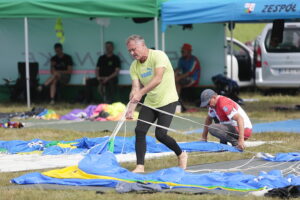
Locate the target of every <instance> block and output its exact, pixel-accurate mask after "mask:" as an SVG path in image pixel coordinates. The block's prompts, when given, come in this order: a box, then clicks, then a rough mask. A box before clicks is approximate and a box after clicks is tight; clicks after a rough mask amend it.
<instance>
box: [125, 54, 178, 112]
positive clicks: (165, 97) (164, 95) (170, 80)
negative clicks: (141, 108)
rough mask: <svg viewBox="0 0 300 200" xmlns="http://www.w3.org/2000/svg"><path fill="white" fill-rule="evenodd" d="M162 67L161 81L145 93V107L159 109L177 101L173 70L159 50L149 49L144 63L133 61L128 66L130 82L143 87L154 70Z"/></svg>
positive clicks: (166, 57) (151, 76) (149, 79)
mask: <svg viewBox="0 0 300 200" xmlns="http://www.w3.org/2000/svg"><path fill="white" fill-rule="evenodd" d="M157 67H164V68H165V71H164V74H163V78H162V81H161V82H160V84H159V85H157V86H156V87H155V88H153V89H152V90H151V91H149V92H148V93H147V96H146V98H145V102H144V104H145V105H148V106H151V107H154V108H159V107H162V106H165V105H168V104H170V103H173V102H175V101H178V94H177V91H176V85H175V77H174V70H173V67H172V65H171V62H170V60H169V58H168V56H167V55H166V54H165V53H164V52H163V51H160V50H152V49H149V55H148V58H147V60H146V61H145V62H144V63H140V61H137V60H135V61H133V62H132V64H131V66H130V76H131V79H132V80H137V79H138V80H139V81H140V82H141V84H142V85H143V86H145V85H147V84H148V83H149V82H150V81H151V79H152V78H153V76H154V73H155V68H157Z"/></svg>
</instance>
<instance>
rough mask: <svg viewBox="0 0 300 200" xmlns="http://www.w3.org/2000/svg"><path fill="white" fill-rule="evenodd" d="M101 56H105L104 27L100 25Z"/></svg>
mask: <svg viewBox="0 0 300 200" xmlns="http://www.w3.org/2000/svg"><path fill="white" fill-rule="evenodd" d="M100 43H101V44H100V47H101V48H100V51H101V53H100V55H103V54H104V26H102V25H100Z"/></svg>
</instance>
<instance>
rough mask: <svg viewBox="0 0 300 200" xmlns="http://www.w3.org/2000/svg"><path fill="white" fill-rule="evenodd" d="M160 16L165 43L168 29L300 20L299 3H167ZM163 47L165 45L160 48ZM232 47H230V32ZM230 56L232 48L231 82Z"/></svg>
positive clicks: (280, 0)
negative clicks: (180, 25) (172, 26)
mask: <svg viewBox="0 0 300 200" xmlns="http://www.w3.org/2000/svg"><path fill="white" fill-rule="evenodd" d="M161 16H162V17H161V18H162V31H163V34H162V41H164V38H165V35H164V33H165V31H166V29H167V26H168V25H175V24H195V23H216V22H221V23H222V22H223V23H225V22H230V25H231V26H230V27H233V26H232V23H233V22H266V21H273V20H276V19H284V20H292V19H293V20H295V19H300V1H299V0H272V1H270V0H252V1H249V0H201V1H199V0H170V1H167V2H164V3H162V6H161ZM231 30H232V29H231ZM162 46H163V47H164V44H162ZM231 46H233V42H232V31H231ZM163 49H164V48H163ZM232 56H233V48H231V70H230V72H231V73H230V78H232V76H233V75H232V66H233V63H232V60H233V58H232ZM225 59H226V58H225ZM225 63H226V61H225Z"/></svg>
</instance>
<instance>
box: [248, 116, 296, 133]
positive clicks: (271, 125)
mask: <svg viewBox="0 0 300 200" xmlns="http://www.w3.org/2000/svg"><path fill="white" fill-rule="evenodd" d="M253 132H254V133H262V132H291V133H300V119H293V120H285V121H276V122H268V123H259V124H255V125H254V126H253Z"/></svg>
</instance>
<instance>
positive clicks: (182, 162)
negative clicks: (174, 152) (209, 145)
mask: <svg viewBox="0 0 300 200" xmlns="http://www.w3.org/2000/svg"><path fill="white" fill-rule="evenodd" d="M187 159H188V155H187V153H186V152H185V151H183V152H182V153H181V154H180V155H179V156H178V166H179V167H180V168H182V169H186V166H187Z"/></svg>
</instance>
